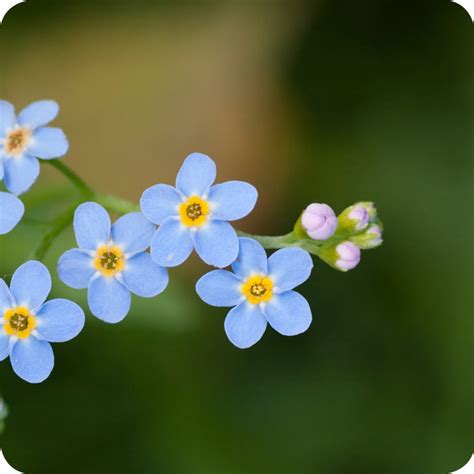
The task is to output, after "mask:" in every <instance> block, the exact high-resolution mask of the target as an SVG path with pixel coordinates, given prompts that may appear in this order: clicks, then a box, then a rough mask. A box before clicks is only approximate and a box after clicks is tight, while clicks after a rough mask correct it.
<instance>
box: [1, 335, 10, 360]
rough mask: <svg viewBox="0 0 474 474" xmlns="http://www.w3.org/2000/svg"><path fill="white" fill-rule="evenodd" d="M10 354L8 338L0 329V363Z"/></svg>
mask: <svg viewBox="0 0 474 474" xmlns="http://www.w3.org/2000/svg"><path fill="white" fill-rule="evenodd" d="M9 353H10V336H9V335H8V334H7V333H6V332H5V331H4V330H3V328H0V362H1V361H2V360H5V359H6V358H7V357H8V354H9Z"/></svg>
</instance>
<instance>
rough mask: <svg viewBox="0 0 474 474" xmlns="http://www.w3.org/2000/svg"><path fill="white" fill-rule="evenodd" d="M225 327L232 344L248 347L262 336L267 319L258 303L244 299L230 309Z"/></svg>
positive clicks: (242, 347)
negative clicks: (251, 302)
mask: <svg viewBox="0 0 474 474" xmlns="http://www.w3.org/2000/svg"><path fill="white" fill-rule="evenodd" d="M224 328H225V332H226V334H227V337H228V338H229V340H230V342H232V344H234V345H235V346H237V347H239V348H240V349H247V348H248V347H250V346H253V345H254V344H256V343H257V342H258V341H259V340H260V339H261V338H262V336H263V333H264V332H265V329H266V328H267V321H266V319H265V317H264V316H263V314H262V313H261V312H260V308H259V307H258V305H254V304H250V303H248V302H247V301H244V302H243V303H241V304H240V305H239V306H236V307H235V308H233V309H231V310H230V311H229V313H228V314H227V317H226V318H225V322H224Z"/></svg>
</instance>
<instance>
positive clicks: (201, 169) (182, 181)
mask: <svg viewBox="0 0 474 474" xmlns="http://www.w3.org/2000/svg"><path fill="white" fill-rule="evenodd" d="M215 179H216V164H215V163H214V161H212V160H211V158H209V157H208V156H207V155H203V154H202V153H192V154H191V155H189V156H188V157H187V158H186V159H185V160H184V163H183V165H182V166H181V169H180V170H179V172H178V176H177V177H176V187H177V188H178V189H179V190H180V191H181V192H182V193H183V194H184V195H185V196H191V195H198V196H202V195H203V194H205V193H206V192H207V191H208V189H209V186H211V184H212V183H213V182H214V180H215Z"/></svg>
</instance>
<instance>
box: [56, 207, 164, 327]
mask: <svg viewBox="0 0 474 474" xmlns="http://www.w3.org/2000/svg"><path fill="white" fill-rule="evenodd" d="M155 229H156V228H155V226H154V225H153V224H151V223H150V222H149V221H148V220H147V219H145V217H144V216H143V215H142V214H141V213H140V212H133V213H130V214H126V215H124V216H122V217H120V218H119V219H118V220H117V221H116V222H115V223H114V224H113V225H111V222H110V217H109V215H108V214H107V211H106V210H105V209H104V208H103V207H102V206H99V204H96V203H94V202H86V203H84V204H81V205H80V206H79V207H78V208H77V209H76V212H75V215H74V232H75V234H76V241H77V245H78V246H79V248H76V249H72V250H68V251H67V252H65V253H64V254H63V255H62V256H61V258H60V259H59V262H58V273H59V278H60V279H61V280H62V281H63V282H64V283H65V284H66V285H68V286H70V287H71V288H75V289H84V288H88V302H89V308H90V310H91V312H92V314H93V315H94V316H96V317H97V318H99V319H102V320H103V321H106V322H108V323H118V322H119V321H121V320H122V319H123V318H124V317H125V316H126V315H127V313H128V311H129V310H130V303H131V296H130V292H132V293H134V294H136V295H138V296H142V297H144V298H150V297H152V296H156V295H158V294H159V293H161V292H162V291H163V290H164V289H165V288H166V286H167V285H168V271H167V270H166V268H163V267H160V266H159V265H157V264H156V263H154V262H153V261H152V259H151V257H150V254H149V253H147V252H145V250H146V249H147V248H148V247H149V246H150V241H151V238H152V237H153V233H154V232H155Z"/></svg>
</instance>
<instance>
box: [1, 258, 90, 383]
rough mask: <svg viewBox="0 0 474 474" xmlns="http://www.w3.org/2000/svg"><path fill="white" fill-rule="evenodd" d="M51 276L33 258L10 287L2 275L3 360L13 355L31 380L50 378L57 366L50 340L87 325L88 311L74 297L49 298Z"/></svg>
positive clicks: (61, 338)
mask: <svg viewBox="0 0 474 474" xmlns="http://www.w3.org/2000/svg"><path fill="white" fill-rule="evenodd" d="M50 291H51V276H50V274H49V271H48V269H47V268H46V267H45V266H44V265H43V264H42V263H40V262H37V261H35V260H30V261H29V262H26V263H24V264H23V265H21V266H20V267H18V269H17V270H16V271H15V273H14V274H13V277H12V280H11V283H10V288H8V286H7V285H6V283H5V282H4V281H3V280H2V279H0V360H4V359H6V358H7V357H8V356H10V362H11V364H12V367H13V370H14V371H15V373H16V374H17V375H18V376H19V377H21V378H22V379H24V380H26V381H27V382H31V383H39V382H42V381H43V380H45V379H46V378H48V376H49V374H50V373H51V371H52V370H53V367H54V354H53V350H52V348H51V344H50V342H66V341H69V340H70V339H72V338H74V337H76V336H77V335H78V334H79V333H80V332H81V330H82V328H83V327H84V319H85V318H84V311H82V309H81V308H80V307H79V306H78V305H77V304H76V303H73V302H72V301H69V300H66V299H54V300H50V301H46V302H45V300H46V298H47V296H48V294H49V292H50Z"/></svg>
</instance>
